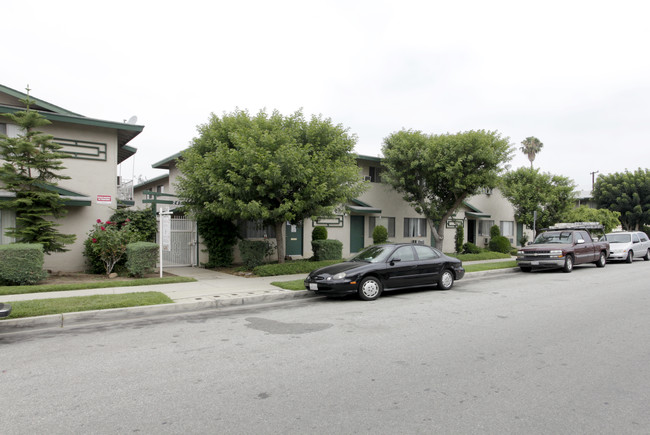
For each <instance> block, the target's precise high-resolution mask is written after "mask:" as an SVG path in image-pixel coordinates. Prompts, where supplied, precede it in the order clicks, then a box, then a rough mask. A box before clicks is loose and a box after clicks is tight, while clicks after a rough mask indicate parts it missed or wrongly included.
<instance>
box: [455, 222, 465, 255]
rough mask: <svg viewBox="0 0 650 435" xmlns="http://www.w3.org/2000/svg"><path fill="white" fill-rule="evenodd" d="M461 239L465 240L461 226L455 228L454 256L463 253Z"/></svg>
mask: <svg viewBox="0 0 650 435" xmlns="http://www.w3.org/2000/svg"><path fill="white" fill-rule="evenodd" d="M463 239H465V229H464V228H463V227H461V226H457V227H456V240H455V242H456V243H455V248H456V254H460V253H461V252H463Z"/></svg>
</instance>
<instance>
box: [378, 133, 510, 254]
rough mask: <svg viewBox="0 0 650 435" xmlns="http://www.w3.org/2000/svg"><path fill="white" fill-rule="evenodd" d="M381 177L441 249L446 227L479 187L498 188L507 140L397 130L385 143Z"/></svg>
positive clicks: (495, 135)
mask: <svg viewBox="0 0 650 435" xmlns="http://www.w3.org/2000/svg"><path fill="white" fill-rule="evenodd" d="M382 149H383V153H384V160H383V165H384V167H385V170H384V172H382V178H383V179H384V180H385V181H386V182H388V183H389V184H390V185H391V186H392V187H393V188H394V189H395V190H397V191H398V192H399V193H401V194H402V195H403V198H404V200H405V201H407V202H408V203H409V204H411V206H413V207H414V208H415V210H416V211H417V212H418V213H421V214H423V215H424V216H425V218H426V219H427V223H428V224H429V227H430V229H431V232H432V234H433V237H434V240H435V244H436V247H437V248H439V249H441V248H442V243H443V237H444V229H445V224H446V222H447V220H448V219H449V217H450V216H451V215H452V214H453V213H454V212H455V211H456V210H457V209H458V207H460V205H461V204H462V202H463V201H464V200H465V199H466V198H467V197H468V196H471V195H473V194H475V193H477V191H478V189H479V188H481V187H489V188H493V187H495V186H496V185H497V183H498V180H499V174H500V173H501V171H502V170H503V164H504V163H505V162H507V161H508V160H510V158H511V156H512V148H511V147H510V145H509V144H508V138H502V137H501V135H500V134H499V133H497V132H491V131H484V130H478V131H467V132H462V133H457V134H442V135H429V134H425V133H422V132H420V131H413V130H401V131H398V132H396V133H392V134H391V135H389V136H388V137H387V138H385V139H384V146H383V148H382Z"/></svg>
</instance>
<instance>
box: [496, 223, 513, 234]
mask: <svg viewBox="0 0 650 435" xmlns="http://www.w3.org/2000/svg"><path fill="white" fill-rule="evenodd" d="M504 224H510V225H508V226H509V227H510V232H509V233H506V231H505V225H504ZM499 230H500V231H501V235H502V236H504V237H508V238H510V237H514V235H515V221H500V222H499Z"/></svg>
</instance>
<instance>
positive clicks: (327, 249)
mask: <svg viewBox="0 0 650 435" xmlns="http://www.w3.org/2000/svg"><path fill="white" fill-rule="evenodd" d="M311 249H312V251H314V260H315V261H322V260H340V259H341V258H343V243H341V242H340V241H339V240H330V239H328V240H312V242H311Z"/></svg>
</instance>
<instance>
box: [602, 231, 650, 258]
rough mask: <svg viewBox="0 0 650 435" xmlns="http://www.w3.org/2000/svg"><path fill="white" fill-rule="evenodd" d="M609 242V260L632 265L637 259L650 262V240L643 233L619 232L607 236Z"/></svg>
mask: <svg viewBox="0 0 650 435" xmlns="http://www.w3.org/2000/svg"><path fill="white" fill-rule="evenodd" d="M605 239H607V241H608V242H609V257H607V259H608V260H625V261H626V262H627V263H631V262H632V261H634V259H635V258H643V259H644V260H646V261H648V260H650V240H648V236H647V235H646V233H643V232H641V231H618V232H615V233H608V234H605Z"/></svg>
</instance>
